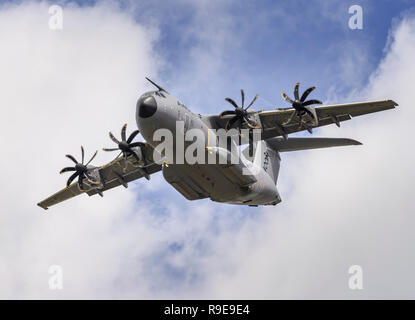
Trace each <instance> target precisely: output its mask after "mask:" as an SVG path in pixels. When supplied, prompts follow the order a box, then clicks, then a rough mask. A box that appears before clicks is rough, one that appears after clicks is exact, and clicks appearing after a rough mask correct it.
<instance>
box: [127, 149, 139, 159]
mask: <svg viewBox="0 0 415 320" xmlns="http://www.w3.org/2000/svg"><path fill="white" fill-rule="evenodd" d="M128 152H130V153H131V154H132V155H133V157H134V158H135V159H136V160H137V162H141V160H140V158H139V157H138V155H137V154H136V153H135V152H134V151H133V150H132V149H131V148H130V149H129V150H128Z"/></svg>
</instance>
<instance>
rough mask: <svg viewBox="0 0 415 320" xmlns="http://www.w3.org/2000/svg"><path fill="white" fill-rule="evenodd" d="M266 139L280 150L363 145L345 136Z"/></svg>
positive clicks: (272, 146)
mask: <svg viewBox="0 0 415 320" xmlns="http://www.w3.org/2000/svg"><path fill="white" fill-rule="evenodd" d="M266 141H267V143H268V145H269V146H270V147H271V148H273V149H274V150H276V151H278V152H288V151H299V150H309V149H319V148H330V147H341V146H352V145H361V143H360V142H359V141H356V140H352V139H344V138H288V139H287V140H284V139H283V138H280V137H277V138H272V139H267V140H266Z"/></svg>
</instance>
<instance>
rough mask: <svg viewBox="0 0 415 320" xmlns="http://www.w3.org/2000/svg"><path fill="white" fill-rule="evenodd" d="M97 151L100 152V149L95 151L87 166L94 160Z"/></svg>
mask: <svg viewBox="0 0 415 320" xmlns="http://www.w3.org/2000/svg"><path fill="white" fill-rule="evenodd" d="M97 153H98V150H97V151H95V153H94V155H93V156H92V157H91V159H90V160H89V161H88V163H87V164H86V166H87V165H88V164H90V163H91V161H92V160H94V158H95V157H96V155H97Z"/></svg>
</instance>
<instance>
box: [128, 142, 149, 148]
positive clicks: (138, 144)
mask: <svg viewBox="0 0 415 320" xmlns="http://www.w3.org/2000/svg"><path fill="white" fill-rule="evenodd" d="M145 146H146V144H145V143H144V142H134V143H131V144H130V145H129V147H130V148H134V147H140V148H141V147H145Z"/></svg>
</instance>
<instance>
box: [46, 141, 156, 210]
mask: <svg viewBox="0 0 415 320" xmlns="http://www.w3.org/2000/svg"><path fill="white" fill-rule="evenodd" d="M150 150H151V148H146V152H144V157H145V159H149V160H147V161H148V162H149V164H148V165H146V166H145V167H144V168H145V171H146V173H147V174H148V175H151V174H153V173H155V172H158V171H160V170H161V168H162V166H161V165H159V164H157V163H153V162H150V159H152V155H151V152H150ZM89 174H90V175H91V176H93V177H94V178H96V182H95V183H94V182H91V181H90V180H88V179H84V180H83V184H84V188H85V191H81V190H80V188H79V186H78V183H77V182H74V183H72V184H71V185H70V186H69V188H64V189H62V190H60V191H58V192H56V193H55V194H53V195H52V196H50V197H48V198H46V199H45V200H43V201H41V202H39V203H38V206H39V207H41V208H43V209H45V210H47V209H48V208H49V207H51V206H53V205H55V204H58V203H60V202H62V201H65V200H68V199H70V198H73V197H75V196H78V195H80V194H82V193H86V194H88V196H92V195H95V194H97V193H98V194H99V195H101V196H102V193H103V192H104V191H106V190H109V189H112V188H115V187H117V186H120V185H123V186H124V187H127V184H128V182H131V181H134V180H137V179H140V178H142V177H144V176H145V173H144V172H143V169H142V168H140V167H139V163H138V162H137V160H136V158H135V157H134V156H132V155H130V156H128V158H127V167H126V170H125V171H123V157H122V156H121V157H118V158H117V159H115V160H114V161H111V162H110V163H108V164H106V165H104V166H102V167H97V168H95V169H92V170H91V171H90V172H89Z"/></svg>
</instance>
